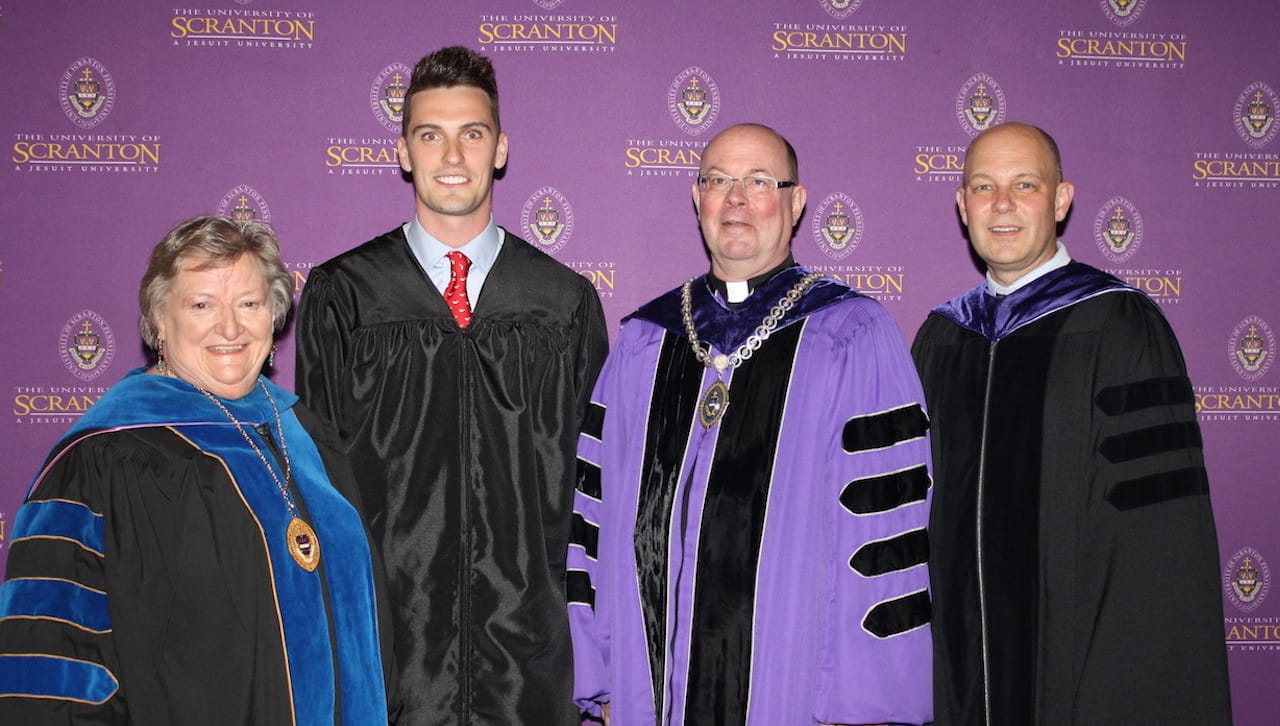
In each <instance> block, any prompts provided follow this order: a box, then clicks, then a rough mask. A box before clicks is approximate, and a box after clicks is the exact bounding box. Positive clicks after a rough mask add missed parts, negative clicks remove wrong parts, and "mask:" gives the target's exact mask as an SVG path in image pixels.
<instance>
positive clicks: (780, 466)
mask: <svg viewBox="0 0 1280 726" xmlns="http://www.w3.org/2000/svg"><path fill="white" fill-rule="evenodd" d="M797 179H798V170H797V164H796V157H795V151H794V150H793V149H792V148H791V145H790V144H789V143H787V141H786V140H785V139H784V138H782V136H780V135H779V134H778V133H777V132H775V131H773V130H772V129H769V128H767V127H764V126H759V125H755V124H744V125H740V126H734V127H732V128H729V129H727V130H725V131H723V132H721V133H720V134H719V135H717V136H716V137H715V138H714V139H713V140H712V141H711V143H710V144H708V146H707V147H706V150H705V151H704V153H703V156H702V166H701V169H700V170H699V176H698V179H697V182H696V183H695V184H694V186H693V201H694V205H695V206H696V207H697V210H698V218H699V220H700V223H701V228H702V235H703V238H704V240H705V242H706V246H707V249H708V250H709V252H710V256H711V270H710V272H709V273H708V274H705V275H702V276H700V277H697V278H694V279H692V280H690V281H689V282H687V283H685V284H684V285H683V286H682V287H680V288H678V289H676V290H673V291H671V292H668V293H667V294H665V295H662V296H661V297H659V298H657V299H656V300H654V301H652V302H650V303H648V304H646V305H644V306H643V307H641V308H640V309H639V310H638V311H637V312H636V313H634V314H632V315H631V316H630V317H628V318H627V319H626V320H625V321H624V324H623V326H622V330H621V333H620V335H619V338H618V340H617V343H616V345H615V347H614V349H613V351H612V353H611V354H610V356H609V359H608V361H607V362H606V364H605V368H604V371H603V372H602V374H601V377H600V380H599V382H598V384H597V386H596V389H595V393H594V394H593V396H592V403H591V406H590V410H589V413H588V415H587V418H586V422H585V424H584V427H583V434H582V437H581V438H580V440H579V447H578V459H579V462H578V466H579V474H578V485H577V492H576V495H575V520H574V526H573V535H572V538H571V546H570V551H569V563H568V567H569V573H568V583H567V586H568V592H569V600H570V608H569V609H570V623H571V631H572V635H573V642H574V666H575V678H576V682H575V688H574V696H575V699H576V700H577V702H578V705H579V707H581V708H582V709H583V710H584V711H586V712H588V713H590V714H592V715H597V716H602V717H603V719H604V721H605V722H606V723H612V724H615V725H616V726H631V725H633V724H658V723H661V724H673V725H674V724H717V725H718V726H724V725H729V724H757V725H760V726H775V725H777V724H787V725H788V726H791V725H794V724H868V723H875V724H879V723H886V722H895V723H911V724H918V723H923V722H925V721H928V720H929V719H930V718H931V701H930V688H931V676H930V658H931V650H930V643H929V641H930V630H929V613H930V604H929V593H928V572H927V569H926V553H927V551H928V541H927V537H926V533H925V523H926V521H927V518H928V511H929V492H930V483H931V480H930V474H929V441H928V437H927V434H926V432H927V428H928V420H927V419H926V417H925V415H924V412H923V408H922V397H921V391H920V385H919V381H918V380H917V378H916V374H915V370H914V368H913V366H912V363H911V359H910V357H909V355H908V353H907V349H906V345H905V344H904V342H903V340H902V337H901V334H900V333H899V331H898V328H897V326H896V325H895V324H894V322H893V321H892V320H891V319H890V317H889V315H888V314H887V313H886V312H885V311H884V309H883V308H882V307H881V306H880V305H879V304H878V303H876V302H875V301H873V300H871V299H869V298H867V297H864V296H862V295H860V294H858V293H857V292H856V291H854V290H852V289H850V288H849V287H847V286H845V285H843V284H840V283H837V282H834V281H831V280H828V279H824V278H822V277H821V276H820V275H817V274H814V273H812V272H810V271H809V270H807V269H805V268H803V267H800V266H798V265H796V263H795V261H794V260H793V259H792V256H791V251H790V245H791V235H792V232H793V230H794V228H795V224H796V220H797V219H798V218H799V217H800V215H801V212H802V211H803V209H804V204H805V189H804V187H803V186H800V185H799V184H798V181H797Z"/></svg>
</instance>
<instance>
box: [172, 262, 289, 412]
mask: <svg viewBox="0 0 1280 726" xmlns="http://www.w3.org/2000/svg"><path fill="white" fill-rule="evenodd" d="M207 262H208V257H206V256H204V255H194V254H193V255H190V256H187V257H184V258H182V260H181V262H180V265H181V267H180V270H179V272H178V274H177V275H175V276H174V277H173V279H172V280H171V281H170V285H169V292H168V294H167V295H165V297H164V302H163V304H162V305H161V306H160V307H159V308H158V309H157V310H155V312H154V313H153V315H154V319H153V320H152V323H153V324H154V326H155V329H156V334H157V335H158V337H159V338H160V339H161V340H163V341H164V355H165V364H166V366H167V367H168V369H169V370H170V371H171V372H172V373H173V374H174V375H175V376H177V377H178V378H181V379H182V380H184V381H186V382H188V383H190V384H192V385H193V386H196V387H197V388H203V389H205V390H206V391H209V392H210V393H213V394H214V395H216V396H221V397H222V398H227V399H236V398H243V397H244V396H246V395H248V393H249V392H250V391H252V390H253V386H254V384H255V383H257V380H258V373H259V371H261V370H262V363H263V361H265V360H266V359H267V354H268V353H269V352H270V350H271V333H272V312H271V303H270V300H269V293H268V289H267V280H266V278H265V277H264V276H263V274H262V268H261V266H260V265H259V263H258V261H257V260H256V259H255V258H254V257H253V256H252V255H248V254H242V255H240V256H239V257H237V258H236V260H235V262H233V263H232V264H230V265H223V266H222V267H205V263H207Z"/></svg>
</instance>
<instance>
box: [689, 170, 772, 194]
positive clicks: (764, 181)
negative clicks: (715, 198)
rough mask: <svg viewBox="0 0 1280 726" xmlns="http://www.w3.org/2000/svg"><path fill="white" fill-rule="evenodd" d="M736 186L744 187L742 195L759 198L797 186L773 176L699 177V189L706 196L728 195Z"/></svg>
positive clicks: (704, 175)
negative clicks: (710, 194)
mask: <svg viewBox="0 0 1280 726" xmlns="http://www.w3.org/2000/svg"><path fill="white" fill-rule="evenodd" d="M734 184H741V185H742V193H743V194H746V195H747V196H748V197H759V196H763V195H765V194H768V193H769V192H771V191H773V190H774V189H786V188H787V187H793V186H795V185H796V183H795V182H793V181H780V180H778V179H774V178H773V177H771V176H762V175H760V174H757V175H755V176H747V177H743V178H741V179H737V178H734V177H731V176H725V175H724V174H703V175H702V176H700V177H698V189H699V190H700V191H701V192H702V193H703V194H706V193H708V192H717V193H719V194H728V193H729V192H730V190H732V189H733V185H734Z"/></svg>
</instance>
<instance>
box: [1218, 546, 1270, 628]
mask: <svg viewBox="0 0 1280 726" xmlns="http://www.w3.org/2000/svg"><path fill="white" fill-rule="evenodd" d="M1222 590H1223V592H1224V593H1225V594H1226V596H1227V600H1228V601H1229V602H1230V603H1231V604H1232V605H1234V606H1235V608H1236V609H1237V610H1239V611H1240V612H1244V613H1248V612H1253V611H1254V610H1257V609H1258V606H1260V605H1262V601H1263V600H1265V599H1266V597H1267V593H1268V592H1270V591H1271V568H1270V567H1268V566H1267V561H1266V560H1265V559H1263V558H1262V555H1261V553H1259V552H1258V551H1257V550H1255V549H1254V548H1252V547H1242V548H1240V549H1239V550H1238V551H1237V552H1236V553H1235V554H1234V555H1232V556H1231V559H1230V560H1228V561H1227V566H1226V568H1225V569H1224V570H1223V571H1222Z"/></svg>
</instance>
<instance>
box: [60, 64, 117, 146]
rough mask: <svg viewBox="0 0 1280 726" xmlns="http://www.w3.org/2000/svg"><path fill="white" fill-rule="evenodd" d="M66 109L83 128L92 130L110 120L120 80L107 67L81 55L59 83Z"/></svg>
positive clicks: (68, 114)
mask: <svg viewBox="0 0 1280 726" xmlns="http://www.w3.org/2000/svg"><path fill="white" fill-rule="evenodd" d="M58 98H59V100H60V101H61V102H62V112H63V113H65V114H66V115H67V118H69V119H71V121H72V123H74V124H76V125H77V126H79V127H80V128H84V129H91V128H93V127H95V126H97V125H98V124H100V123H102V122H103V121H105V120H106V118H107V116H109V115H110V114H111V108H112V107H113V106H114V105H115V99H116V82H115V80H114V79H113V78H112V77H111V73H110V72H109V71H107V68H106V66H104V65H102V64H101V63H99V62H98V61H97V60H95V59H93V58H87V57H86V58H81V59H79V60H77V61H76V62H75V63H72V64H71V67H69V68H67V70H66V71H65V72H64V73H63V74H62V81H61V83H59V84H58Z"/></svg>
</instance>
